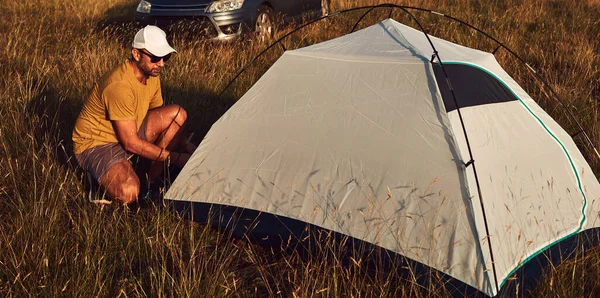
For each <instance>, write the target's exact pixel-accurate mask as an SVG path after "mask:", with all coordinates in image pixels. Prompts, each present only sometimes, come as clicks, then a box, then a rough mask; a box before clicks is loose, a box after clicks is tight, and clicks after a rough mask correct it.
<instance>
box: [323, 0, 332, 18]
mask: <svg viewBox="0 0 600 298" xmlns="http://www.w3.org/2000/svg"><path fill="white" fill-rule="evenodd" d="M330 4H331V0H321V16H326V15H328V14H329V13H330V12H331V11H330V10H329V9H330Z"/></svg>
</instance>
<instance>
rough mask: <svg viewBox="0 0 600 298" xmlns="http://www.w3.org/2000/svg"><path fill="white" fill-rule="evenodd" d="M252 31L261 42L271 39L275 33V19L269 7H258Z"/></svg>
mask: <svg viewBox="0 0 600 298" xmlns="http://www.w3.org/2000/svg"><path fill="white" fill-rule="evenodd" d="M254 30H255V32H256V37H257V39H258V40H260V41H261V42H266V41H268V40H270V39H271V38H273V36H274V33H275V17H274V15H273V10H272V9H271V8H270V7H268V6H266V5H261V6H259V7H258V11H257V13H256V24H255V29H254Z"/></svg>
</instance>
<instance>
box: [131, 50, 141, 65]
mask: <svg viewBox="0 0 600 298" xmlns="http://www.w3.org/2000/svg"><path fill="white" fill-rule="evenodd" d="M140 56H141V54H140V51H139V50H138V49H135V48H134V49H131V57H132V58H133V60H135V61H136V62H140V58H141V57H140Z"/></svg>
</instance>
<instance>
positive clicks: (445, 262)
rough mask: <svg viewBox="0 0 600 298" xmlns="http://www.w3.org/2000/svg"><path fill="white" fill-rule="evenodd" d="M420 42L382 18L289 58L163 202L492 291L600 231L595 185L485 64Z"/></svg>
mask: <svg viewBox="0 0 600 298" xmlns="http://www.w3.org/2000/svg"><path fill="white" fill-rule="evenodd" d="M430 41H431V44H430V43H429V39H428V38H426V36H425V35H424V34H423V32H421V31H418V30H415V29H412V28H410V27H408V26H405V25H403V24H400V23H398V22H396V21H394V20H392V19H387V20H385V21H382V22H380V23H378V24H375V25H373V26H370V27H367V28H365V29H362V30H360V31H356V32H354V33H351V34H348V35H345V36H342V37H339V38H336V39H332V40H329V41H326V42H322V43H319V44H315V45H312V46H308V47H305V48H300V49H296V50H289V51H286V52H285V53H284V54H283V55H282V56H281V57H280V58H279V59H278V60H277V61H276V62H275V63H274V65H273V66H272V67H271V68H270V69H269V70H268V71H267V72H266V73H265V74H264V75H263V76H262V77H261V78H260V79H259V80H258V82H257V83H256V84H255V85H254V86H252V88H251V89H250V90H249V91H248V92H247V93H246V94H245V95H244V96H243V97H242V98H241V99H239V100H238V101H237V102H236V103H235V104H234V105H233V106H232V107H231V108H230V109H229V110H228V111H227V112H226V113H225V114H224V115H223V116H222V117H221V118H220V119H219V120H218V121H217V122H216V123H215V124H214V125H213V126H212V128H211V129H210V131H209V132H208V134H207V135H206V137H205V138H204V140H203V141H202V143H201V144H200V146H199V148H198V150H197V151H196V152H195V153H194V154H193V156H192V157H191V159H190V161H189V163H188V164H187V165H186V166H185V167H184V169H183V170H182V172H181V173H180V175H179V177H178V178H177V179H176V180H175V181H174V183H173V184H172V186H171V188H170V189H169V190H168V192H167V194H166V196H165V197H166V198H167V199H170V200H175V201H184V202H203V203H210V204H217V205H222V206H235V207H239V208H243V209H249V210H256V211H260V212H264V213H269V214H273V215H276V216H279V217H282V218H291V219H294V220H298V221H301V222H306V223H309V224H312V225H315V226H318V227H322V228H325V229H328V230H331V231H335V232H338V233H341V234H343V235H348V236H351V237H353V238H356V239H360V240H363V241H366V242H369V243H372V244H374V245H377V246H380V247H383V248H385V249H388V250H390V251H393V252H396V253H398V254H401V255H403V256H406V257H408V258H410V259H412V260H415V261H418V262H421V263H423V264H425V265H427V266H430V267H432V268H435V269H437V270H440V271H442V272H444V273H446V274H448V275H450V276H452V277H454V278H456V279H458V280H460V281H462V282H464V283H466V284H468V285H470V286H472V287H474V288H476V289H478V290H480V291H482V292H483V293H485V294H487V295H490V296H494V295H496V294H497V292H498V289H500V288H502V286H503V285H504V284H505V282H506V280H507V278H508V277H510V275H511V274H512V273H513V272H515V270H516V269H518V268H519V267H520V266H521V265H522V264H524V263H525V262H527V261H528V260H529V259H531V258H532V257H534V256H536V255H537V254H539V253H540V252H542V251H544V250H545V249H547V248H548V247H550V246H552V245H553V244H555V243H557V242H559V241H561V240H563V239H566V238H567V237H570V236H573V235H575V234H576V233H579V232H582V231H583V230H586V229H590V228H593V227H598V226H600V222H599V215H598V211H599V210H600V206H599V203H598V201H599V200H598V199H599V196H600V184H599V183H598V180H597V179H596V177H595V176H594V174H593V172H592V170H591V168H590V166H589V165H588V164H587V162H586V161H585V159H584V157H583V156H582V154H581V153H580V151H579V150H578V148H577V147H576V145H575V143H574V142H573V140H572V138H571V137H570V136H569V135H568V134H567V133H566V132H565V130H563V129H562V128H561V127H560V126H559V125H558V124H557V123H556V122H555V121H554V120H553V119H552V118H551V117H550V116H549V115H548V114H547V113H545V112H544V111H543V110H542V109H541V108H540V107H539V106H538V105H537V104H536V103H535V102H534V100H532V98H531V97H530V96H528V95H527V93H526V92H525V91H524V90H523V89H522V88H521V87H520V86H519V85H518V84H517V83H516V82H515V81H514V80H513V79H512V78H511V77H510V76H509V75H508V74H507V73H506V72H505V71H504V70H503V69H502V67H501V66H500V65H499V64H498V62H497V61H496V59H495V58H494V56H493V55H492V54H490V53H486V52H482V51H479V50H475V49H471V48H467V47H464V46H460V45H457V44H454V43H451V42H448V41H445V40H442V39H439V38H435V37H430ZM432 45H433V46H434V47H432ZM434 48H435V49H436V50H437V52H438V54H439V57H440V58H441V59H442V61H443V65H442V64H440V62H439V61H433V62H432V59H431V57H432V55H434Z"/></svg>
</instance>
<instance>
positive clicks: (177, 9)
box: [135, 0, 329, 40]
mask: <svg viewBox="0 0 600 298" xmlns="http://www.w3.org/2000/svg"><path fill="white" fill-rule="evenodd" d="M328 3H329V0H212V1H211V0H141V1H140V3H139V4H138V6H137V11H136V15H135V19H136V21H137V22H139V23H141V24H142V25H148V24H152V25H157V26H159V27H163V28H164V29H169V28H168V27H171V26H190V27H189V28H196V29H200V30H198V32H200V33H201V34H202V35H204V36H206V37H209V38H213V39H219V40H230V39H235V38H237V37H239V36H240V34H241V33H242V32H244V30H247V31H256V33H257V35H258V37H259V38H260V39H266V38H270V37H272V36H273V34H274V30H275V16H279V15H281V16H287V17H293V16H298V15H301V14H302V13H304V12H315V13H327V10H328V8H329V5H328Z"/></svg>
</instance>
